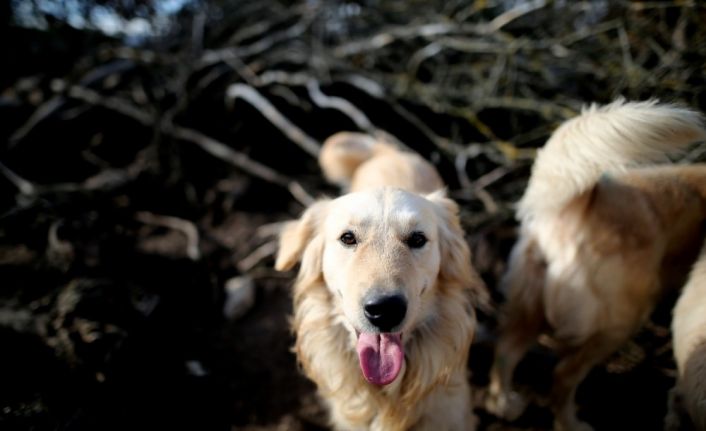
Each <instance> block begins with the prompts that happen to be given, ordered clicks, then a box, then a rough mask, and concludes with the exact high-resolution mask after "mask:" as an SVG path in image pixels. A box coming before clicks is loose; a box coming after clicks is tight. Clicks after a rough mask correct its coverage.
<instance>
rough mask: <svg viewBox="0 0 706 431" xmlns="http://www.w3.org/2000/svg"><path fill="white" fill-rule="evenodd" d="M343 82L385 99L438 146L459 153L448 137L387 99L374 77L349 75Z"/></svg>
mask: <svg viewBox="0 0 706 431" xmlns="http://www.w3.org/2000/svg"><path fill="white" fill-rule="evenodd" d="M341 80H342V81H343V82H345V83H347V84H350V85H352V86H353V87H355V88H357V89H358V90H360V91H362V92H364V93H366V94H367V95H369V96H370V97H373V98H375V99H379V100H384V101H386V102H388V103H389V105H390V106H391V107H392V109H393V110H394V111H395V112H396V113H397V115H399V116H400V117H402V118H404V120H405V121H407V122H408V123H409V124H411V125H412V126H413V127H416V128H417V129H418V130H419V131H420V132H422V134H423V135H424V136H426V138H427V139H429V141H431V142H433V143H434V145H436V147H437V148H439V149H440V150H442V151H444V152H445V153H447V154H452V155H453V154H457V153H458V151H459V149H458V148H456V147H455V146H454V145H453V144H452V143H451V142H450V141H449V140H448V139H446V138H443V137H441V136H439V135H437V134H436V133H435V132H434V131H433V130H432V129H431V128H430V127H429V126H427V125H426V123H424V122H423V121H422V120H421V119H420V118H419V117H417V116H416V115H415V114H413V113H412V112H410V111H408V110H407V109H406V108H405V107H403V106H402V105H400V104H398V103H396V102H395V101H394V100H387V98H386V97H385V90H384V89H383V88H382V86H380V84H378V83H377V82H375V81H373V80H372V79H368V78H365V77H363V76H360V75H348V76H345V77H343V78H342V79H341Z"/></svg>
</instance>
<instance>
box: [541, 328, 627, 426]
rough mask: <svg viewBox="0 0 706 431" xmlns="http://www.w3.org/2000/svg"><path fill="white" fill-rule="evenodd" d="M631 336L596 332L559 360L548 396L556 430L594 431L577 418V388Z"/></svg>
mask: <svg viewBox="0 0 706 431" xmlns="http://www.w3.org/2000/svg"><path fill="white" fill-rule="evenodd" d="M630 334H631V332H630V331H628V330H624V329H612V330H610V331H605V332H599V333H597V334H594V335H592V336H591V337H589V338H588V339H587V340H586V341H584V342H583V343H582V344H581V346H579V347H577V348H575V349H573V350H571V351H569V352H568V353H567V354H565V355H564V356H563V357H562V358H561V360H560V361H559V363H558V364H557V366H556V368H555V369H554V383H553V386H552V394H551V405H552V410H553V411H554V430H555V431H593V427H591V426H590V425H589V424H587V423H586V422H583V421H581V420H579V419H578V417H576V403H575V395H576V389H577V388H578V385H579V384H580V383H581V382H582V381H583V379H584V378H586V375H587V374H588V372H589V371H591V369H592V368H593V367H594V366H596V365H598V364H599V363H601V362H602V361H604V360H605V359H607V358H608V357H609V356H610V355H611V354H612V353H613V352H615V351H616V350H617V349H618V348H619V347H620V346H621V345H622V344H624V343H625V341H627V339H628V338H629V337H630Z"/></svg>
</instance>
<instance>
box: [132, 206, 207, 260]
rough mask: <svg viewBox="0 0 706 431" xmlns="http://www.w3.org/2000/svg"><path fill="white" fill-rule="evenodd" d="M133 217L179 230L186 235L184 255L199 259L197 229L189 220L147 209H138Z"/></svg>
mask: <svg viewBox="0 0 706 431" xmlns="http://www.w3.org/2000/svg"><path fill="white" fill-rule="evenodd" d="M135 218H136V219H137V220H138V221H140V222H141V223H144V224H148V225H153V226H162V227H166V228H169V229H174V230H176V231H179V232H181V233H182V234H184V236H185V237H186V255H187V256H188V257H189V259H191V260H199V259H200V258H201V251H200V250H199V231H198V229H197V228H196V226H195V225H194V224H193V223H192V222H190V221H189V220H184V219H182V218H178V217H174V216H166V215H158V214H153V213H151V212H147V211H140V212H138V213H137V214H136V215H135Z"/></svg>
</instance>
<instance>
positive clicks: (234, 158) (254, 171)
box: [162, 126, 315, 206]
mask: <svg viewBox="0 0 706 431" xmlns="http://www.w3.org/2000/svg"><path fill="white" fill-rule="evenodd" d="M162 131H163V132H164V133H166V134H168V135H171V136H173V137H176V138H179V139H183V140H185V141H188V142H192V143H194V144H197V145H198V146H199V147H201V148H202V149H203V150H204V151H206V152H207V153H209V154H211V155H212V156H215V157H217V158H219V159H221V160H224V161H226V162H228V163H230V164H231V165H234V166H237V167H238V168H240V169H242V170H243V171H245V172H247V173H249V174H251V175H253V176H255V177H258V178H260V179H263V180H265V181H268V182H271V183H274V184H277V185H279V186H281V187H284V188H286V189H287V190H289V192H290V193H291V194H292V196H294V198H295V199H296V200H297V201H299V202H300V203H301V204H303V205H304V206H308V205H310V204H312V203H313V202H314V201H315V199H314V198H313V197H312V196H311V195H310V194H309V193H307V191H306V190H304V188H303V187H302V186H301V185H300V184H299V183H298V182H296V181H294V180H290V179H289V178H287V177H285V176H284V175H282V174H280V173H278V172H276V171H275V170H273V169H271V168H269V167H267V166H265V165H263V164H261V163H259V162H256V161H255V160H253V159H251V158H249V157H248V156H246V155H245V154H243V153H240V152H238V151H235V150H234V149H232V148H230V147H229V146H227V145H226V144H223V143H222V142H219V141H216V140H215V139H213V138H210V137H208V136H206V135H204V134H203V133H201V132H199V131H197V130H193V129H187V128H184V127H179V126H172V127H169V126H166V127H165V128H164V129H163V130H162Z"/></svg>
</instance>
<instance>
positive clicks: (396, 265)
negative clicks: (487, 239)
mask: <svg viewBox="0 0 706 431" xmlns="http://www.w3.org/2000/svg"><path fill="white" fill-rule="evenodd" d="M320 164H321V166H322V168H323V170H324V172H325V175H326V176H327V177H328V178H330V179H332V180H334V181H338V182H344V183H345V184H347V185H348V186H349V187H350V193H347V194H345V195H343V196H341V197H339V198H337V199H331V200H329V199H324V200H320V201H318V202H316V203H315V204H313V205H311V206H310V207H309V208H308V209H306V211H305V212H304V214H303V215H302V216H301V218H300V219H299V220H297V221H293V222H289V223H288V224H287V225H286V226H285V227H284V229H283V231H282V233H281V238H280V249H279V252H278V256H277V259H276V263H275V268H276V269H278V270H287V269H290V268H292V267H293V266H294V265H296V264H297V262H300V263H301V265H300V268H299V274H298V277H297V280H296V283H295V286H294V317H293V330H294V332H295V334H296V344H295V351H296V354H297V357H298V360H299V362H300V363H301V365H302V367H303V370H304V372H305V373H306V375H307V376H308V377H309V378H310V379H311V380H313V381H314V382H315V383H316V385H317V387H318V392H319V394H320V396H321V397H322V398H323V400H324V402H325V404H326V405H327V407H328V410H329V413H330V422H331V425H332V426H333V427H334V428H335V429H338V430H379V431H383V430H384V431H394V430H407V429H415V430H427V429H435V430H473V429H474V428H475V424H474V416H473V414H472V406H471V397H470V386H469V381H468V376H467V358H468V354H469V348H470V344H471V341H472V338H473V333H474V327H475V314H474V311H473V301H474V298H475V297H476V296H477V295H482V292H484V290H483V289H484V287H483V285H482V282H481V281H480V279H479V278H478V276H477V275H476V273H475V272H474V270H473V268H472V267H471V263H470V251H469V248H468V245H467V243H466V242H465V240H464V232H463V230H462V229H461V226H460V224H459V219H458V215H457V212H458V207H457V205H456V204H455V203H454V202H453V201H451V200H450V199H448V198H446V197H445V196H444V193H443V191H438V190H437V191H433V190H436V189H439V188H440V187H442V183H441V180H440V178H439V175H438V174H437V173H436V171H435V170H434V168H433V167H432V166H431V165H430V164H429V163H427V162H425V161H424V160H423V159H422V158H421V157H420V156H418V155H415V154H411V153H408V152H403V151H399V150H397V149H395V148H394V147H393V146H391V145H390V144H387V143H383V142H378V141H376V140H374V139H372V138H370V137H368V136H366V135H362V134H357V133H341V134H337V135H334V136H333V137H331V138H329V139H328V140H327V141H326V142H325V143H324V146H323V148H322V151H321V155H320Z"/></svg>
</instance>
